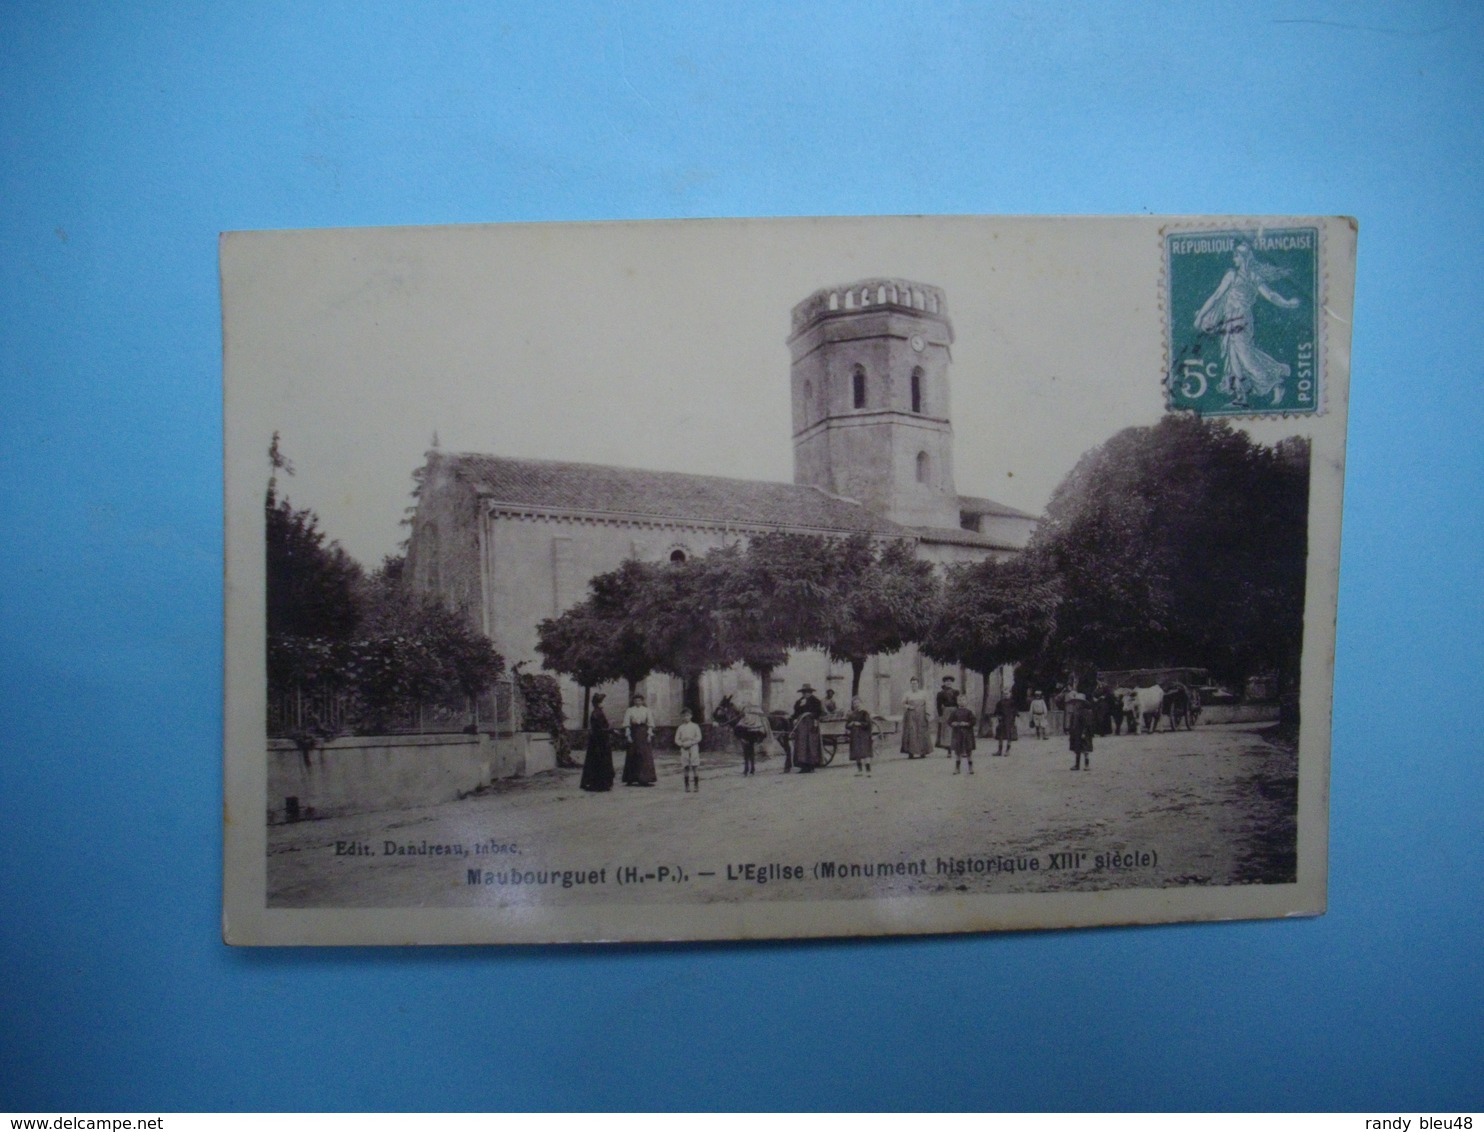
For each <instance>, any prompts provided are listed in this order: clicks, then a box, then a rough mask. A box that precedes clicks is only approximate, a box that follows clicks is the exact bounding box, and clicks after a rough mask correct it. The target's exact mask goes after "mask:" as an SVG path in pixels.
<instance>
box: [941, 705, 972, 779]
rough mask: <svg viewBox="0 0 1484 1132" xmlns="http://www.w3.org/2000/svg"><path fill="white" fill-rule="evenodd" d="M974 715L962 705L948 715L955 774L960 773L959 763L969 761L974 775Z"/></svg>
mask: <svg viewBox="0 0 1484 1132" xmlns="http://www.w3.org/2000/svg"><path fill="white" fill-rule="evenodd" d="M975 722H976V721H975V719H974V713H973V712H972V711H971V710H970V709H969V708H967V707H965V706H964V705H963V704H962V703H960V704H959V705H958V706H957V707H956V708H954V709H953V710H952V711H950V712H949V713H948V728H949V730H950V731H952V732H953V735H952V738H951V739H950V740H949V742H950V743H951V744H952V748H951V750H952V754H953V773H954V774H958V773H959V763H960V762H961V761H962V760H964V759H968V760H969V773H970V774H973V773H974V724H975Z"/></svg>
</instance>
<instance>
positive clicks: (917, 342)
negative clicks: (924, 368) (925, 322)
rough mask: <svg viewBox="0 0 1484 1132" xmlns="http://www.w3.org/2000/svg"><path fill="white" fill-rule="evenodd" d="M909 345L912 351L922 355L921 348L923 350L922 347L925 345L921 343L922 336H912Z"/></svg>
mask: <svg viewBox="0 0 1484 1132" xmlns="http://www.w3.org/2000/svg"><path fill="white" fill-rule="evenodd" d="M911 344H912V348H913V349H914V350H916V351H917V352H918V353H919V354H920V353H922V348H923V346H925V345H926V343H925V342H923V340H922V335H921V334H914V335H912V340H911Z"/></svg>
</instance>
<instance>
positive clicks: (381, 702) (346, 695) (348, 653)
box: [264, 435, 505, 733]
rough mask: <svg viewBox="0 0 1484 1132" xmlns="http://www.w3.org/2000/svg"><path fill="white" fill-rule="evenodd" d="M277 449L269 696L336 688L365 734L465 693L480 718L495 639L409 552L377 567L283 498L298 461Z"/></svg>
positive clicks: (270, 518) (351, 720)
mask: <svg viewBox="0 0 1484 1132" xmlns="http://www.w3.org/2000/svg"><path fill="white" fill-rule="evenodd" d="M269 459H270V462H271V463H272V467H273V476H272V477H271V478H270V479H269V482H268V493H267V499H266V502H265V511H264V518H265V522H266V534H267V547H266V550H267V585H266V589H267V594H266V597H267V608H266V613H267V646H268V692H269V696H270V701H277V702H282V700H283V699H284V698H285V697H288V696H290V695H293V696H297V697H300V698H301V699H307V700H308V701H310V702H312V703H319V702H323V701H324V700H325V699H326V698H327V697H333V698H335V699H336V700H337V701H338V702H339V703H340V704H341V705H342V707H343V708H344V709H345V711H346V714H347V718H345V719H344V720H341V721H338V722H339V724H340V725H342V726H347V727H349V728H351V729H354V730H357V731H361V732H365V733H377V732H383V731H386V730H388V729H389V728H391V727H392V726H393V725H394V723H395V721H397V720H399V719H402V718H405V717H407V716H408V715H410V714H411V713H413V712H415V711H416V710H417V709H418V708H420V707H423V706H425V705H434V704H450V703H453V704H460V703H461V704H464V705H467V707H468V710H469V711H470V713H471V714H472V716H473V723H472V725H473V726H477V725H478V702H479V697H480V696H482V695H483V694H484V693H485V692H486V691H487V690H488V689H489V687H490V685H491V684H493V683H494V681H495V680H497V679H498V678H499V677H500V675H501V674H502V673H503V671H504V667H505V664H504V660H503V659H502V658H501V656H500V654H499V653H497V652H496V651H495V649H494V647H493V646H492V645H491V644H490V642H489V639H488V638H487V637H485V636H484V635H483V634H482V633H480V632H478V631H477V630H475V629H474V628H473V626H472V625H470V623H469V621H468V619H467V618H465V617H463V616H460V615H459V614H456V613H454V612H452V611H450V610H448V609H447V608H445V607H444V606H443V605H442V604H441V603H440V602H439V601H438V600H436V599H435V598H433V597H432V596H430V595H426V594H418V593H415V592H413V590H412V588H411V586H410V585H408V583H407V579H406V578H405V559H403V558H402V557H400V556H389V557H387V558H386V559H384V560H383V562H382V564H381V566H380V567H379V568H377V569H376V570H375V571H373V572H372V573H370V574H367V573H366V572H365V571H364V570H363V569H362V567H361V566H360V564H359V563H357V562H356V561H355V560H354V559H353V558H351V557H350V555H348V554H347V553H346V552H345V551H344V549H343V548H341V547H340V545H339V544H338V543H336V542H333V541H330V540H329V539H327V537H326V535H325V533H324V532H323V531H322V530H321V529H320V527H319V520H318V518H317V516H316V515H315V514H314V512H312V511H309V510H306V509H298V508H295V507H294V506H293V505H292V504H291V503H290V502H289V500H288V499H286V498H283V497H280V496H279V494H278V474H279V473H280V472H283V473H285V474H292V466H291V465H290V464H289V463H288V461H287V460H286V459H284V457H283V456H282V454H281V453H280V451H279V447H278V437H277V435H275V436H274V438H273V446H272V447H271V448H270V449H269ZM294 726H295V729H296V730H301V731H308V730H319V731H321V732H325V733H328V732H329V731H331V730H334V729H335V728H334V726H333V725H332V723H331V721H330V720H327V719H318V720H305V719H299V720H297V721H295V725H294Z"/></svg>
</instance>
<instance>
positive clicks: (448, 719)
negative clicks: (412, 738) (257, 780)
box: [268, 679, 521, 739]
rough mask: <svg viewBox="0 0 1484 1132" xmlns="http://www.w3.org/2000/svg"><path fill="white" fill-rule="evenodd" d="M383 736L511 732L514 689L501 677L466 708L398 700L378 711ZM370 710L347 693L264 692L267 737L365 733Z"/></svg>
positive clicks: (515, 719)
mask: <svg viewBox="0 0 1484 1132" xmlns="http://www.w3.org/2000/svg"><path fill="white" fill-rule="evenodd" d="M380 715H381V717H382V723H383V725H382V726H378V727H375V728H374V730H375V731H376V732H377V733H379V734H386V735H438V734H450V733H456V732H462V731H468V730H469V729H470V728H471V727H472V728H474V729H475V730H478V731H487V732H489V733H491V734H494V735H513V734H515V732H516V731H517V730H518V729H519V726H520V718H521V711H520V689H519V687H518V686H517V685H516V683H515V681H513V680H510V679H502V680H499V681H497V682H496V683H495V684H494V685H493V686H492V687H491V688H490V689H489V690H487V691H486V692H484V693H483V694H482V695H480V696H479V698H478V700H477V701H476V703H475V704H474V705H473V706H472V707H471V705H470V703H469V701H468V700H467V699H465V698H463V697H460V698H458V699H456V700H447V701H435V702H430V703H419V704H404V705H401V706H399V707H398V708H397V709H395V710H391V711H384V712H381V713H380ZM369 719H370V715H369V713H368V712H367V711H366V710H365V707H364V705H362V704H361V703H360V702H359V701H358V700H357V698H356V697H355V696H354V695H352V694H351V693H349V692H344V691H336V690H333V689H320V690H317V691H310V692H306V691H304V690H303V689H300V688H293V689H290V690H288V691H284V692H279V693H277V694H275V693H273V692H271V691H270V692H269V694H268V737H269V738H270V739H288V738H293V737H294V736H295V735H303V734H306V733H309V734H317V735H321V736H328V735H348V734H369V733H370V732H369V728H370V723H369Z"/></svg>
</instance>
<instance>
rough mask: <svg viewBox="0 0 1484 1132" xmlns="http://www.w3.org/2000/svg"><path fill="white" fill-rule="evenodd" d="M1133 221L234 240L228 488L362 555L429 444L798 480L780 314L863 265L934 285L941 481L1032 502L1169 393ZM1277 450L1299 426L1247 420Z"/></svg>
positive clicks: (559, 229) (386, 537)
mask: <svg viewBox="0 0 1484 1132" xmlns="http://www.w3.org/2000/svg"><path fill="white" fill-rule="evenodd" d="M1159 228H1160V221H1158V220H1155V219H1154V218H1147V217H1146V218H1122V219H1117V220H1097V219H1085V218H1082V219H1075V220H1068V219H1061V220H1058V219H1045V218H1040V219H1020V220H991V219H984V218H971V217H959V218H931V219H927V218H917V219H914V218H894V219H879V218H878V219H860V218H851V219H837V220H807V219H804V220H767V221H762V220H754V221H669V222H656V223H642V222H634V223H608V224H560V225H559V224H530V225H480V226H463V227H447V228H385V229H360V230H356V229H340V230H333V229H331V230H324V229H322V230H313V231H301V232H260V233H239V234H230V235H229V236H228V237H226V239H225V243H224V254H223V295H224V311H225V321H224V325H225V333H224V338H225V342H226V362H225V369H226V408H227V444H228V485H227V487H228V499H229V501H230V500H238V501H240V504H239V505H243V506H251V505H252V504H251V502H250V501H252V500H258V501H260V500H261V493H262V490H263V486H264V484H265V483H266V479H267V475H268V463H267V457H266V452H267V448H268V444H269V441H270V439H271V436H272V434H273V432H274V431H275V430H276V431H278V432H279V433H280V434H281V445H282V449H283V451H284V452H285V454H286V455H287V456H288V457H289V458H290V459H291V460H292V461H293V464H294V467H295V474H294V476H293V477H292V478H284V479H283V480H282V481H281V485H280V491H281V492H283V493H286V494H287V495H288V496H289V498H290V499H291V500H292V501H293V502H294V504H295V505H296V506H299V507H308V508H311V509H313V510H314V511H315V512H316V513H317V514H318V515H319V517H320V520H321V527H322V529H323V530H325V531H326V533H327V534H328V535H329V536H330V537H331V538H334V539H336V540H338V541H339V542H340V543H341V544H342V545H343V546H344V547H345V548H346V549H347V550H348V551H349V552H350V553H351V554H352V555H353V556H354V557H356V558H357V559H358V560H360V561H361V562H362V563H363V564H365V565H367V566H374V565H376V564H377V563H378V562H379V561H380V560H381V558H382V556H384V555H386V554H391V553H395V552H396V550H397V549H398V544H399V543H400V541H401V540H402V539H403V538H404V537H405V534H406V532H405V529H404V528H403V527H402V526H401V525H400V523H401V520H402V519H403V517H404V513H405V508H406V507H407V506H408V504H409V503H410V502H411V499H410V490H411V487H412V478H411V475H412V471H413V469H414V468H416V467H418V466H419V465H420V464H421V463H422V460H423V453H424V452H425V451H426V449H427V448H428V447H429V446H430V445H431V444H432V441H433V438H434V436H435V435H436V437H437V439H438V442H439V445H440V446H441V447H442V448H443V449H444V450H445V451H474V452H486V453H492V454H496V455H502V456H516V457H536V458H546V459H566V460H581V461H590V462H595V463H606V464H618V465H623V466H628V467H639V468H652V469H661V470H670V471H680V472H692V473H699V474H708V475H725V476H737V477H742V478H748V479H765V480H784V481H787V480H791V479H792V476H793V457H792V447H791V444H792V442H791V438H790V432H791V427H792V421H791V412H790V394H789V352H788V348H787V345H786V341H787V338H788V335H789V331H790V323H789V314H790V310H791V308H792V307H793V305H794V304H795V303H797V302H799V301H800V300H802V299H804V298H806V297H807V296H808V295H810V294H811V293H812V292H814V291H815V290H817V289H818V288H820V287H823V286H827V285H834V284H846V283H849V282H852V281H854V280H857V279H864V278H869V277H872V276H892V277H905V278H908V279H912V280H915V281H918V282H924V283H930V284H934V285H937V286H939V287H942V288H943V289H944V290H945V292H946V294H947V301H948V313H949V317H950V319H951V320H952V323H953V327H954V332H955V343H954V346H953V365H952V368H951V369H950V372H949V381H950V388H951V393H950V396H951V414H952V420H953V427H954V433H955V445H954V465H955V478H956V484H957V489H958V491H959V493H960V494H964V495H977V496H987V497H989V498H992V499H997V500H999V501H1001V502H1004V503H1008V504H1011V505H1013V506H1016V507H1019V508H1022V509H1024V510H1027V511H1030V512H1033V513H1039V512H1040V511H1041V510H1042V509H1043V508H1044V507H1045V504H1046V502H1047V500H1048V499H1049V497H1050V495H1051V493H1052V491H1053V490H1054V489H1055V487H1056V485H1057V484H1058V483H1059V482H1060V481H1061V479H1062V478H1063V477H1064V476H1065V475H1066V474H1067V472H1068V471H1070V470H1071V468H1072V467H1073V465H1074V464H1075V463H1076V461H1077V459H1078V458H1079V457H1080V456H1081V455H1082V454H1083V453H1084V452H1086V451H1087V450H1088V449H1089V448H1091V447H1093V446H1095V445H1097V444H1099V443H1101V442H1102V441H1104V440H1106V439H1107V438H1108V437H1109V436H1111V435H1112V434H1113V433H1115V432H1117V431H1119V430H1120V429H1121V428H1124V427H1126V426H1129V425H1142V424H1152V423H1153V422H1155V421H1156V420H1157V419H1158V418H1159V417H1160V415H1161V414H1162V413H1163V411H1164V400H1163V396H1164V395H1163V391H1162V388H1161V376H1162V374H1163V372H1164V349H1165V347H1164V324H1163V318H1164V315H1163V309H1162V305H1161V302H1160V295H1159V288H1160V278H1161V276H1160V272H1161V263H1162V240H1161V236H1160V231H1159ZM1243 427H1246V428H1247V429H1248V431H1250V432H1251V433H1252V434H1253V435H1254V437H1256V438H1257V439H1259V440H1263V441H1267V442H1271V441H1272V440H1276V439H1278V438H1280V437H1282V436H1286V435H1289V434H1291V433H1293V432H1295V431H1298V429H1297V428H1296V426H1295V422H1293V421H1282V420H1278V421H1257V422H1252V423H1249V424H1246V425H1244V426H1243Z"/></svg>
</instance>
